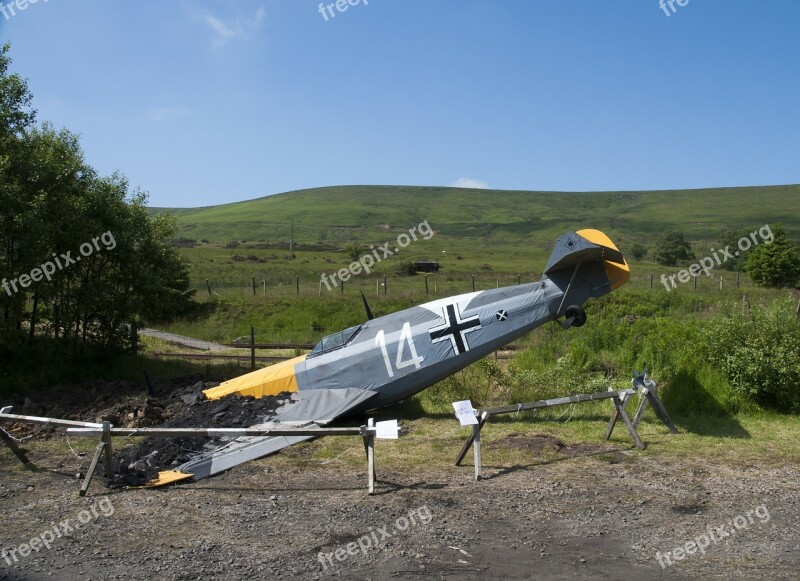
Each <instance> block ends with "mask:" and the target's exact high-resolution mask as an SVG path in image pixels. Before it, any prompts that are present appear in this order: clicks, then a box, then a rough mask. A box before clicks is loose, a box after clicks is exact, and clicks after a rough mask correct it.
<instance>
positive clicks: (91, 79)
mask: <svg viewBox="0 0 800 581" xmlns="http://www.w3.org/2000/svg"><path fill="white" fill-rule="evenodd" d="M9 1H10V0H2V3H3V5H6V4H8V3H9ZM353 1H355V0H353ZM328 3H330V0H329V1H328V2H326V4H328ZM674 7H675V9H676V11H675V13H672V11H671V10H670V9H669V8H668V7H667V8H666V10H667V11H668V12H670V14H671V15H670V16H667V15H666V14H665V12H664V11H662V9H661V8H660V7H659V3H658V0H607V1H599V0H593V1H590V0H580V1H579V0H546V1H545V0H525V1H523V0H505V1H501V0H494V1H489V0H369V2H368V4H366V5H365V4H364V0H361V1H360V2H359V3H358V4H357V5H355V6H351V7H349V8H348V10H347V11H346V12H338V11H337V10H336V8H335V6H334V7H333V9H332V10H333V12H334V13H335V16H334V17H331V16H330V13H328V14H327V18H328V19H327V21H326V20H325V17H323V15H322V14H321V13H320V12H319V11H318V8H319V1H318V0H315V1H312V0H252V1H251V0H206V1H201V0H174V1H173V0H165V1H161V2H156V1H155V0H143V1H140V2H121V1H119V0H112V1H109V0H70V1H67V0H39V1H38V3H35V4H31V5H28V6H27V8H26V9H25V10H23V11H19V10H17V11H16V12H17V13H16V15H14V16H10V15H9V18H6V17H4V16H3V15H2V14H0V39H2V40H3V41H10V42H11V43H12V52H11V56H12V58H13V59H14V64H13V70H14V71H15V72H19V73H20V74H22V75H23V76H25V77H27V78H28V79H29V83H30V88H31V90H32V92H33V94H34V99H35V101H34V102H35V107H36V108H37V109H38V111H39V120H49V121H52V122H53V123H54V124H55V125H56V126H59V127H61V126H65V127H67V128H69V129H70V130H72V131H74V132H76V133H79V134H81V136H82V144H83V147H84V150H85V153H86V157H87V160H88V161H89V163H90V164H91V165H93V166H94V167H95V168H97V169H98V170H99V171H100V172H101V173H103V174H109V173H111V172H113V171H115V170H119V171H121V172H122V173H123V174H125V175H126V176H127V177H128V179H129V180H130V182H131V184H132V185H133V186H136V187H140V188H141V189H143V190H145V191H148V192H150V202H151V204H152V205H155V206H201V205H212V204H219V203H225V202H233V201H238V200H245V199H252V198H256V197H261V196H265V195H269V194H274V193H280V192H284V191H289V190H295V189H301V188H307V187H318V186H327V185H342V184H402V185H439V186H441V185H453V184H457V183H461V184H471V183H474V184H487V185H488V186H489V187H492V188H501V189H526V190H565V191H573V190H647V189H665V188H689V187H712V186H739V185H766V184H786V183H800V144H799V143H798V138H799V137H800V112H799V110H798V102H800V74H798V73H799V72H800V36H798V32H797V31H798V25H800V2H797V1H796V0H770V1H768V2H756V1H754V0H702V2H701V1H700V0H689V1H688V4H687V5H686V6H683V7H681V6H678V4H677V3H675V4H674ZM6 12H7V13H8V12H9V10H8V9H6Z"/></svg>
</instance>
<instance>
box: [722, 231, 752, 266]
mask: <svg viewBox="0 0 800 581" xmlns="http://www.w3.org/2000/svg"><path fill="white" fill-rule="evenodd" d="M749 234H750V231H749V230H741V231H738V232H737V231H736V230H726V231H725V232H723V233H722V234H721V235H720V237H719V248H720V249H728V251H729V254H732V255H733V256H730V257H726V259H725V261H724V262H723V263H722V264H721V265H720V268H722V269H724V270H730V271H732V272H741V271H743V270H744V259H745V255H744V253H742V252H739V254H738V256H737V255H736V252H737V249H738V244H739V240H741V239H742V238H747V237H748V236H749Z"/></svg>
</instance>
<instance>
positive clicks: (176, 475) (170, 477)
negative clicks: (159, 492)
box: [142, 470, 194, 488]
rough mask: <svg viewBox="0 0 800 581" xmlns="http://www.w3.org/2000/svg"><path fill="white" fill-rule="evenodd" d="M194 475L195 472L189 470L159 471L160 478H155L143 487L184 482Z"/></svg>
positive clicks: (156, 486)
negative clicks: (190, 472) (191, 472)
mask: <svg viewBox="0 0 800 581" xmlns="http://www.w3.org/2000/svg"><path fill="white" fill-rule="evenodd" d="M192 477H194V474H189V473H188V472H179V471H177V470H163V471H161V472H159V473H158V478H155V479H153V480H151V481H150V482H148V483H147V484H145V485H144V486H143V487H142V488H158V487H160V486H167V485H168V484H174V483H176V482H182V481H184V480H188V479H189V478H192Z"/></svg>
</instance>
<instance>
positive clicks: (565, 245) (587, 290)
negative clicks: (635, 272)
mask: <svg viewBox="0 0 800 581" xmlns="http://www.w3.org/2000/svg"><path fill="white" fill-rule="evenodd" d="M544 274H545V278H548V279H550V280H551V281H552V282H553V284H555V285H556V286H557V287H559V288H560V289H561V290H562V291H563V292H564V300H563V301H562V302H561V305H560V306H559V308H558V312H556V313H554V314H556V315H561V314H563V308H564V306H565V305H572V304H583V303H584V302H585V301H586V300H588V299H589V298H590V297H594V298H598V297H601V296H603V295H605V294H608V293H610V292H611V291H612V290H616V289H618V288H619V287H621V286H622V285H623V284H625V282H627V280H628V278H629V277H630V268H629V267H628V263H627V262H625V258H624V257H623V256H622V253H621V252H620V251H619V249H618V248H617V246H616V245H615V244H614V243H613V242H612V241H611V239H610V238H609V237H608V236H606V235H605V234H604V233H603V232H600V231H599V230H578V231H577V232H567V233H566V234H564V235H563V236H561V238H559V239H558V241H557V242H556V246H555V248H554V249H553V253H552V254H551V255H550V260H549V261H548V262H547V267H546V268H545V271H544ZM567 295H569V297H567Z"/></svg>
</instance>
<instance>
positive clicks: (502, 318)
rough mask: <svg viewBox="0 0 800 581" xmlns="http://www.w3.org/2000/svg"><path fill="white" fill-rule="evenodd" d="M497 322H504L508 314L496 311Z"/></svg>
mask: <svg viewBox="0 0 800 581" xmlns="http://www.w3.org/2000/svg"><path fill="white" fill-rule="evenodd" d="M495 317H497V320H498V321H505V320H506V319H507V318H508V313H507V312H506V311H497V313H496V314H495Z"/></svg>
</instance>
